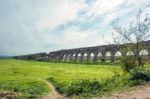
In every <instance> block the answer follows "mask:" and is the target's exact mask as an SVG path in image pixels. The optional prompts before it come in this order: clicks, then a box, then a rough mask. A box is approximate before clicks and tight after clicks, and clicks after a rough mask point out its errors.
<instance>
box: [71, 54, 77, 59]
mask: <svg viewBox="0 0 150 99" xmlns="http://www.w3.org/2000/svg"><path fill="white" fill-rule="evenodd" d="M71 58H72V61H75V59H76V53H74V54H72V57H71Z"/></svg>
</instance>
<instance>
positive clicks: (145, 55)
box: [139, 50, 149, 61]
mask: <svg viewBox="0 0 150 99" xmlns="http://www.w3.org/2000/svg"><path fill="white" fill-rule="evenodd" d="M139 55H140V56H141V58H142V60H144V61H148V60H149V56H148V55H149V53H148V51H147V50H141V51H140V52H139Z"/></svg>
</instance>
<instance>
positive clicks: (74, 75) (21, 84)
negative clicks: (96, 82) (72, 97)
mask: <svg viewBox="0 0 150 99" xmlns="http://www.w3.org/2000/svg"><path fill="white" fill-rule="evenodd" d="M116 72H117V73H122V71H121V68H120V67H119V66H106V65H101V66H100V65H83V64H65V63H48V62H31V61H30V62H29V61H20V60H13V59H1V60H0V91H16V92H21V93H22V95H25V96H29V97H33V96H37V95H42V94H44V93H47V92H48V87H47V85H46V84H45V83H43V81H42V80H46V79H47V78H50V77H51V78H53V79H55V80H56V81H57V82H58V83H63V84H64V85H68V84H70V83H71V82H72V81H75V80H80V79H87V80H92V79H101V80H103V79H107V78H110V77H111V76H113V75H114V73H116Z"/></svg>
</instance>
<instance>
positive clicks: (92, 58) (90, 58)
mask: <svg viewBox="0 0 150 99" xmlns="http://www.w3.org/2000/svg"><path fill="white" fill-rule="evenodd" d="M94 57H95V54H94V52H91V53H90V57H89V61H91V62H93V61H94Z"/></svg>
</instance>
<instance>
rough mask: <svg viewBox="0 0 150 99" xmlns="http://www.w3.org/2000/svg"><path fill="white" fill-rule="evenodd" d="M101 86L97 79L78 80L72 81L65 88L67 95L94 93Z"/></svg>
mask: <svg viewBox="0 0 150 99" xmlns="http://www.w3.org/2000/svg"><path fill="white" fill-rule="evenodd" d="M101 88H102V86H101V84H100V83H99V82H98V81H97V80H79V81H75V82H72V83H71V84H70V86H68V88H67V95H79V94H82V93H84V94H96V93H98V92H99V91H100V90H101Z"/></svg>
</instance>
